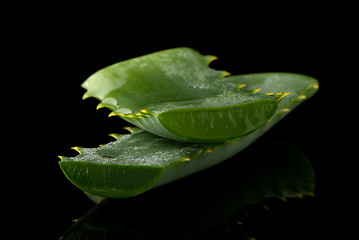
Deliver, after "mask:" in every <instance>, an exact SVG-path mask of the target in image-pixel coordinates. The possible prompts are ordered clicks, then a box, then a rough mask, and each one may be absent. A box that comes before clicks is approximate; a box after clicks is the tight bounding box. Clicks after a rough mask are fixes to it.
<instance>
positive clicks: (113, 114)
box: [108, 112, 126, 117]
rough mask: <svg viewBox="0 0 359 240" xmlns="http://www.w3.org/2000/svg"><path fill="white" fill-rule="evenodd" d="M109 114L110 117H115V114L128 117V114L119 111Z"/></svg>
mask: <svg viewBox="0 0 359 240" xmlns="http://www.w3.org/2000/svg"><path fill="white" fill-rule="evenodd" d="M108 116H109V117H113V116H120V117H126V114H124V113H117V112H111V113H110V114H109V115H108Z"/></svg>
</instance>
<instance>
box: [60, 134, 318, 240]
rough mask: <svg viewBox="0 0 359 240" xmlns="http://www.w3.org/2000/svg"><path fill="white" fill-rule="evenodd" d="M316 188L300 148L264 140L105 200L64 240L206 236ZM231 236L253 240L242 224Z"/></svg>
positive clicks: (199, 237)
mask: <svg viewBox="0 0 359 240" xmlns="http://www.w3.org/2000/svg"><path fill="white" fill-rule="evenodd" d="M314 187H315V178H314V172H313V169H312V167H311V165H310V162H309V161H308V159H307V158H306V157H305V156H304V154H303V153H302V152H301V151H300V150H298V149H297V148H296V147H294V146H292V145H289V144H285V143H278V142H267V141H266V142H263V143H258V144H255V146H253V147H252V148H249V149H248V150H247V151H244V152H242V153H241V154H240V155H237V156H235V157H233V158H231V159H230V160H228V161H226V162H224V163H222V164H220V165H219V166H217V167H216V169H208V170H206V171H203V172H201V173H199V174H196V175H193V176H191V177H188V178H185V179H182V180H181V181H177V182H175V183H172V184H171V186H163V187H161V188H157V189H155V190H153V191H150V192H148V194H144V195H139V196H136V197H134V198H128V199H105V200H104V201H102V202H101V203H100V204H98V205H97V206H96V207H95V208H94V209H92V210H91V211H89V212H88V213H87V214H86V215H84V216H83V217H82V218H80V219H79V221H78V222H77V223H75V224H74V225H73V226H72V227H71V228H70V229H69V230H68V231H67V232H66V233H65V235H64V237H63V238H62V239H63V240H65V239H72V240H74V239H104V236H106V239H204V238H205V236H206V234H207V233H208V231H209V230H210V229H211V228H213V227H215V226H221V225H222V226H223V225H225V224H226V222H227V220H228V218H229V216H231V215H232V214H233V213H236V212H242V213H246V211H247V210H246V206H247V205H248V204H261V205H264V206H265V198H266V197H278V198H281V199H283V198H286V197H301V196H305V195H313V191H314ZM228 234H232V235H233V236H232V237H236V238H234V239H249V238H248V237H244V236H245V234H244V232H243V231H242V230H241V228H240V226H238V228H237V229H235V230H233V231H230V233H228ZM240 235H242V238H240V237H239V236H240ZM95 236H97V238H95ZM111 237H112V238H111ZM116 237H117V238H116ZM120 237H122V238H120ZM258 240H260V239H258Z"/></svg>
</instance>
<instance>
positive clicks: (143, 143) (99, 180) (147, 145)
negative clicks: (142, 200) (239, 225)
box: [60, 73, 318, 198]
mask: <svg viewBox="0 0 359 240" xmlns="http://www.w3.org/2000/svg"><path fill="white" fill-rule="evenodd" d="M226 81H227V84H228V85H231V84H232V85H237V86H241V87H242V88H241V89H242V91H247V92H254V91H253V90H256V89H259V88H261V89H262V91H264V92H267V93H268V92H269V93H271V92H273V93H274V92H283V93H285V92H290V93H291V94H290V95H288V96H286V97H285V98H283V100H282V101H280V102H279V101H278V100H275V101H277V102H279V104H278V106H277V108H276V111H275V112H274V114H272V116H271V117H270V118H269V119H268V120H266V122H265V123H262V124H261V126H260V127H259V128H257V129H256V130H254V131H253V132H251V133H249V134H248V135H245V136H242V137H240V138H236V139H233V140H229V141H226V142H223V143H186V142H178V141H173V140H170V139H167V138H163V137H160V136H157V135H154V134H151V133H149V132H146V131H144V130H140V129H138V128H129V129H130V130H131V134H127V135H118V134H113V136H114V137H115V138H116V141H114V142H110V143H108V144H105V145H103V146H101V147H99V148H93V149H88V148H78V147H77V148H75V149H76V150H78V151H79V152H80V155H78V156H76V157H62V160H61V161H60V166H61V168H62V170H63V171H64V173H65V175H66V176H67V178H68V179H69V180H70V181H71V182H73V183H74V184H75V185H76V186H77V187H79V188H80V189H82V190H84V191H85V192H89V193H92V194H95V195H99V196H105V197H112V198H122V197H129V196H134V195H137V194H140V193H142V192H145V191H147V190H149V189H151V188H155V187H158V186H161V185H163V184H166V183H169V182H171V181H174V180H176V179H179V178H182V177H185V176H188V175H190V174H193V173H195V172H198V171H200V170H202V169H205V168H208V167H211V166H213V165H215V164H218V163H219V162H221V161H223V160H225V159H227V158H229V157H231V156H233V155H235V154H236V153H238V152H239V151H241V150H242V149H244V148H245V147H247V146H248V145H249V144H251V143H252V142H253V141H255V140H256V139H257V138H258V137H260V136H261V135H262V134H263V133H265V132H266V131H267V130H268V129H270V128H271V127H272V126H273V125H274V124H276V123H277V122H278V121H279V120H280V119H282V118H283V117H284V116H285V115H286V114H287V113H288V112H289V111H290V110H292V109H294V108H295V107H296V106H297V105H298V104H299V103H301V102H302V101H304V100H305V99H306V98H309V97H311V96H312V95H313V94H314V93H315V92H316V91H317V89H318V82H317V81H316V80H315V79H313V78H311V77H308V76H304V75H300V74H290V73H259V74H248V75H238V76H231V77H227V78H226ZM108 89H109V88H108ZM90 93H91V92H90ZM91 94H93V93H91ZM271 95H272V94H269V96H271ZM273 95H275V94H273ZM114 110H115V109H114ZM248 111H250V110H248ZM253 111H256V110H253Z"/></svg>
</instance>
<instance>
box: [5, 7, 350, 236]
mask: <svg viewBox="0 0 359 240" xmlns="http://www.w3.org/2000/svg"><path fill="white" fill-rule="evenodd" d="M187 10H188V9H187ZM203 11H204V10H203ZM318 11H319V9H315V10H313V11H309V10H305V11H304V10H303V11H302V12H301V11H299V12H300V13H294V12H293V13H288V12H287V13H286V14H285V13H283V12H281V11H277V12H273V13H272V14H271V13H267V14H266V15H265V16H262V14H261V13H258V12H256V11H254V9H251V11H250V13H252V14H249V15H250V16H247V15H246V16H245V17H243V16H241V15H242V14H240V13H242V12H243V10H242V11H239V13H236V14H233V13H229V12H228V13H229V14H228V15H226V14H224V15H220V16H217V14H216V13H218V12H221V9H218V11H217V12H210V13H208V14H207V13H206V12H204V13H205V14H203V15H201V16H200V17H198V18H196V19H194V18H189V16H187V12H186V11H185V12H182V13H181V14H178V15H177V14H176V15H174V16H171V14H168V13H167V14H166V15H163V16H162V15H159V13H157V15H156V16H157V17H159V16H161V17H159V18H158V20H155V19H154V17H153V15H152V14H147V15H143V14H140V13H139V12H133V14H132V15H131V17H127V18H120V17H118V18H117V17H114V19H107V18H106V19H101V20H102V21H99V19H97V18H96V15H94V14H91V13H90V12H88V15H86V14H85V17H84V18H82V19H81V20H80V21H73V20H72V18H70V20H69V18H68V17H69V15H68V14H70V15H71V17H73V15H76V13H66V14H65V13H64V14H59V13H57V14H56V15H55V16H52V13H51V12H49V13H47V14H45V15H41V17H39V18H34V19H32V18H30V19H31V21H30V22H28V21H27V20H28V19H24V20H22V22H21V23H18V24H19V28H15V30H13V31H14V32H15V33H16V35H14V36H15V37H14V38H10V41H9V42H10V43H9V44H8V45H7V46H9V47H8V48H9V49H10V50H16V51H14V54H11V57H12V58H9V59H8V62H9V63H10V64H11V65H12V66H13V67H14V66H15V68H14V70H11V74H12V76H13V78H14V79H15V80H16V81H14V83H15V85H17V86H15V87H19V86H21V90H23V92H24V93H22V92H21V94H19V95H20V96H19V97H18V99H19V100H20V103H16V106H17V107H16V108H15V111H13V110H11V111H10V110H9V115H12V116H14V119H13V120H12V121H13V123H15V122H16V121H17V122H20V123H17V124H15V125H16V129H18V130H16V134H15V135H16V139H14V140H13V138H11V143H15V142H19V141H20V142H21V143H20V144H19V145H20V146H21V145H24V146H25V148H24V147H16V148H15V150H12V151H13V153H15V154H16V156H18V155H21V156H23V157H21V158H19V159H14V162H16V164H15V165H16V168H17V169H18V170H17V174H16V178H14V179H12V178H11V180H9V179H8V181H9V182H15V180H17V179H18V178H20V179H21V182H22V183H21V184H15V186H12V185H11V187H10V188H11V189H10V191H9V192H8V194H7V195H6V196H8V198H7V200H8V201H9V202H12V203H14V202H16V207H14V210H15V214H14V215H13V214H12V216H11V217H12V218H11V219H14V220H12V221H10V223H11V225H12V226H15V227H16V228H17V229H19V228H20V229H26V230H24V232H26V234H27V235H28V236H37V237H38V238H44V239H58V238H59V237H60V236H61V235H62V234H63V233H64V232H65V230H66V229H67V228H68V227H70V226H71V225H72V221H71V220H72V219H75V218H79V217H80V216H81V215H83V214H84V213H86V212H87V211H88V210H89V209H90V208H92V207H93V206H94V205H93V203H92V202H91V201H89V200H88V199H87V198H86V197H85V196H84V195H83V193H82V192H81V191H80V190H78V189H77V188H76V187H74V186H73V185H72V184H71V183H70V182H69V181H68V180H67V179H66V178H65V177H64V175H63V174H62V172H61V170H60V168H59V166H58V161H59V158H58V157H57V156H58V155H64V156H74V155H76V152H75V151H73V150H71V149H70V148H71V147H73V146H84V147H95V146H97V145H98V144H103V143H106V142H109V141H110V140H112V139H111V138H110V137H108V136H107V135H108V134H109V133H113V132H117V133H121V132H123V133H125V132H126V131H125V130H123V129H122V127H124V126H127V125H128V124H127V123H125V122H124V121H122V120H120V119H119V118H108V117H107V115H108V113H109V111H107V110H105V109H101V110H96V105H97V104H98V102H97V101H96V100H95V99H87V100H85V101H83V100H81V97H82V95H83V93H84V92H85V90H84V89H82V88H81V87H80V85H81V83H82V82H83V81H84V80H85V79H86V78H87V77H88V76H89V75H91V74H92V73H94V72H95V71H97V70H99V69H101V68H103V67H105V66H107V65H110V64H112V63H115V62H118V61H122V60H126V59H129V58H133V57H137V56H141V55H144V54H148V53H151V52H155V51H159V50H163V49H168V48H173V47H191V48H194V49H196V50H198V51H199V52H200V53H202V54H210V55H215V56H217V57H218V60H217V61H215V62H213V63H212V64H211V67H213V68H215V69H220V70H226V71H228V72H230V73H231V74H232V75H235V74H243V73H254V72H276V71H277V72H293V73H301V74H306V75H309V76H311V77H314V78H316V79H318V81H319V83H320V88H319V91H318V92H317V94H316V95H315V96H314V97H313V98H311V99H308V100H307V101H306V102H304V103H303V104H301V105H300V106H299V107H298V108H297V109H295V110H294V111H293V112H292V113H290V114H289V115H288V116H287V117H286V118H285V119H284V120H282V121H281V122H280V123H279V124H278V125H277V126H275V127H274V128H273V129H271V130H270V131H269V132H268V133H267V134H266V135H265V136H264V138H268V139H275V140H281V141H284V142H288V143H292V144H294V145H296V146H297V147H298V148H299V149H301V150H302V151H303V152H304V153H305V154H306V155H307V156H308V157H309V159H310V160H311V162H312V164H313V167H314V170H315V173H316V177H317V188H316V192H315V193H316V196H315V197H314V198H311V197H305V198H304V199H301V200H290V201H289V202H287V203H286V204H276V203H273V204H272V205H273V206H272V207H273V208H272V209H271V208H270V210H269V213H263V212H261V211H260V210H258V209H257V210H255V209H254V210H253V211H254V212H256V213H255V214H257V219H262V220H258V221H259V222H258V223H257V224H262V226H263V227H264V229H265V228H267V230H268V229H271V231H272V232H273V233H274V234H273V235H277V239H288V238H285V236H286V234H288V233H293V239H299V238H296V237H295V236H301V237H303V236H305V239H322V238H323V236H334V235H342V234H343V235H345V234H346V230H342V229H341V228H340V226H341V225H342V222H344V221H346V220H345V218H344V216H342V215H341V213H342V212H344V213H346V211H347V210H344V209H343V207H344V206H343V204H341V203H339V200H342V199H343V196H344V198H345V196H346V194H348V193H347V192H346V191H345V190H344V186H342V185H341V184H339V180H343V178H344V177H345V176H347V175H349V174H346V173H345V172H343V171H346V170H348V169H345V170H341V169H340V165H341V166H343V165H346V164H347V162H345V161H346V159H345V158H344V157H339V156H337V155H336V150H337V149H336V148H338V145H336V144H335V142H338V141H339V142H340V141H341V139H340V138H339V137H337V136H334V135H333V133H335V132H337V131H339V130H336V127H335V126H337V122H336V121H337V119H336V116H333V115H332V112H333V111H338V108H339V104H340V101H339V103H338V101H334V100H333V98H332V96H333V91H335V90H336V89H338V84H340V82H341V81H344V79H343V75H342V72H343V71H345V69H341V68H339V65H340V64H341V63H342V60H343V59H345V58H344V54H346V53H348V51H349V50H350V48H348V45H347V43H349V42H348V41H349V40H350V39H351V38H350V36H348V35H347V31H346V29H345V28H343V22H337V21H336V20H335V18H332V17H333V16H332V15H330V14H328V15H322V16H321V17H318V19H317V18H316V17H317V13H318ZM160 12H161V11H160ZM264 12H265V11H264ZM258 15H261V18H260V19H259V18H258ZM90 16H91V17H92V18H91V20H90ZM171 17H173V18H175V19H176V20H177V21H176V22H174V21H173V20H172V19H173V18H171ZM47 21H49V22H47ZM257 21H258V23H257ZM254 22H256V23H254ZM19 29H20V30H19ZM13 31H12V32H13ZM346 68H349V66H348V65H346ZM14 76H15V77H14ZM15 87H14V88H13V89H15ZM11 92H13V93H16V92H17V91H15V90H11ZM17 93H19V92H17ZM14 100H15V99H12V98H10V99H8V102H9V103H13V101H14ZM16 100H17V99H16ZM20 104H21V105H20ZM22 122H24V123H22ZM342 128H345V126H343V127H342ZM30 136H31V137H30ZM15 145H17V144H15ZM27 147H28V148H27ZM25 149H26V150H25ZM328 152H330V154H328ZM15 160H16V161H15ZM338 162H340V164H339V165H338ZM17 163H18V164H17ZM19 166H21V167H19ZM14 192H15V193H16V194H15V193H14ZM15 200H19V201H15ZM20 209H21V210H20ZM261 217H262V218H261ZM19 219H21V220H20V221H19ZM25 227H26V228H25ZM296 231H297V232H298V233H296ZM13 233H14V234H18V233H23V232H22V231H17V232H16V231H15V232H13ZM323 239H324V238H323ZM258 240H260V239H258Z"/></svg>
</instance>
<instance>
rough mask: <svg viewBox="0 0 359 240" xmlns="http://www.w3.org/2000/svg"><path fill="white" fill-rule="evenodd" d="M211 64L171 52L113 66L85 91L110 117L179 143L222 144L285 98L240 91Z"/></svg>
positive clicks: (186, 51) (190, 51) (262, 120)
mask: <svg viewBox="0 0 359 240" xmlns="http://www.w3.org/2000/svg"><path fill="white" fill-rule="evenodd" d="M212 60H214V58H213V57H212V56H203V55H200V54H199V53H198V52H196V51H194V50H193V49H190V48H175V49H169V50H165V51H160V52H156V53H152V54H149V55H145V56H142V57H138V58H134V59H130V60H127V61H123V62H119V63H116V64H113V65H111V66H109V67H106V68H104V69H102V70H99V71H98V72H96V73H95V74H93V75H92V76H90V77H89V78H88V79H87V80H86V81H85V82H84V83H83V85H82V86H83V87H84V88H86V89H87V92H86V94H85V96H86V97H88V96H92V97H95V98H97V99H99V100H100V101H101V103H100V104H99V106H98V107H99V108H101V107H106V108H109V109H110V110H112V111H113V112H112V113H111V116H119V117H121V118H123V119H125V120H127V121H129V122H131V123H132V124H134V125H136V126H138V127H140V128H142V129H145V130H146V131H149V132H151V133H154V134H156V135H159V136H163V137H166V138H170V139H173V140H177V141H186V142H224V141H226V140H230V139H234V138H238V137H241V136H244V135H246V134H248V133H250V132H252V131H254V130H255V129H257V128H258V127H260V126H262V125H263V124H264V123H265V122H267V121H268V119H269V118H270V117H271V116H272V114H273V113H274V112H275V110H276V109H277V106H278V102H279V101H280V100H281V99H282V98H283V97H284V96H285V95H286V94H284V93H282V92H280V93H279V94H277V95H268V94H265V93H261V92H258V91H259V89H251V91H245V90H242V89H240V88H239V87H238V85H237V84H234V83H233V82H231V81H228V80H227V78H224V76H226V75H228V73H227V72H225V71H217V70H213V69H211V68H209V67H208V65H209V63H210V62H211V61H212ZM248 103H252V104H251V107H250V108H249V107H248ZM222 116H224V117H223V118H222ZM224 126H225V128H224ZM194 128H195V129H197V130H196V131H193V130H192V129H194ZM227 133H231V134H227Z"/></svg>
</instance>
